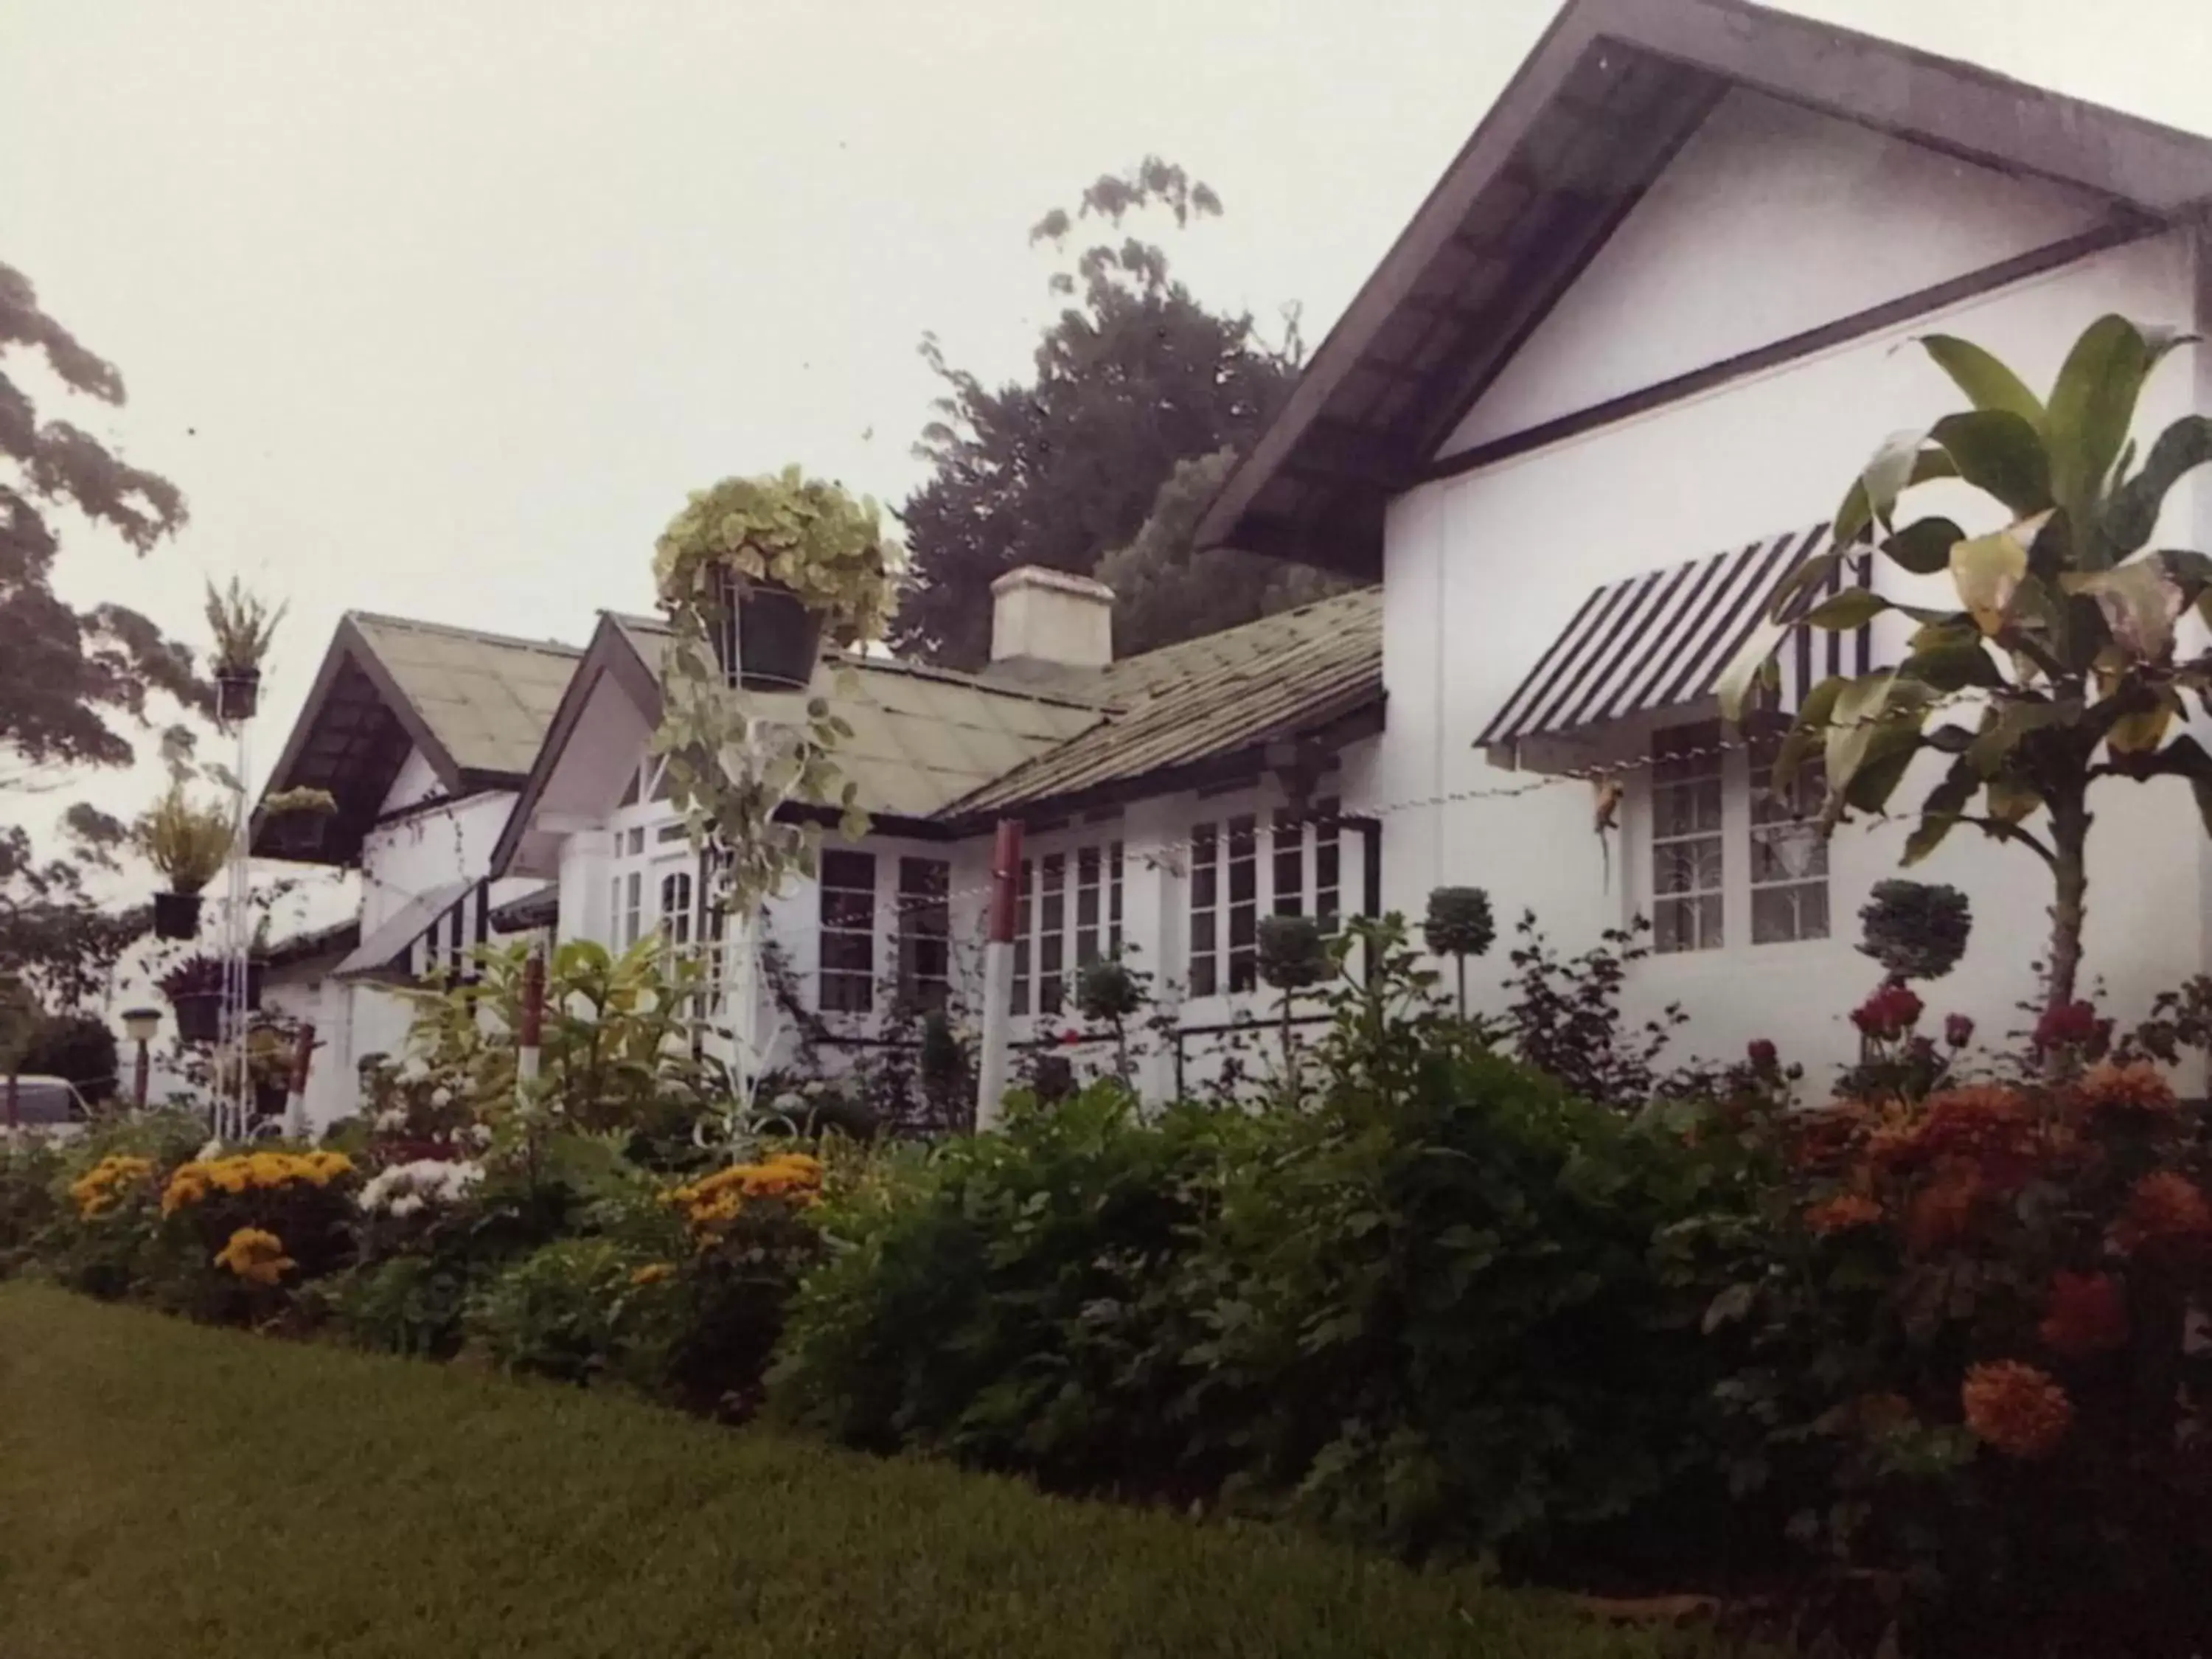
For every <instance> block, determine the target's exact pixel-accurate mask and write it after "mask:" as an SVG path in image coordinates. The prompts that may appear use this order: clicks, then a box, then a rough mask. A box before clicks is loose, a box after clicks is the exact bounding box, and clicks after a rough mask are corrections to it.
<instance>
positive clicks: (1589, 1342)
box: [1193, 1054, 1717, 1561]
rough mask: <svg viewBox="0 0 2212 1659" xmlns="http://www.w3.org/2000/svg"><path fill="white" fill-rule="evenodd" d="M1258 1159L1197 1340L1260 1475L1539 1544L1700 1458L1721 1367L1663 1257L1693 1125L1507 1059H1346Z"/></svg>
mask: <svg viewBox="0 0 2212 1659" xmlns="http://www.w3.org/2000/svg"><path fill="white" fill-rule="evenodd" d="M1272 1127H1273V1134H1272V1135H1271V1136H1270V1139H1269V1143H1268V1145H1267V1148H1266V1152H1265V1155H1264V1156H1263V1157H1261V1158H1250V1159H1246V1160H1243V1161H1241V1162H1239V1163H1238V1164H1237V1165H1236V1166H1235V1167H1234V1169H1233V1170H1232V1171H1231V1176H1230V1179H1229V1181H1228V1182H1227V1186H1226V1189H1225V1194H1224V1198H1223V1203H1222V1207H1221V1213H1220V1216H1219V1218H1218V1222H1217V1223H1216V1225H1215V1226H1214V1228H1213V1229H1212V1234H1211V1237H1210V1238H1209V1240H1208V1243H1207V1248H1206V1256H1205V1258H1204V1259H1202V1260H1201V1261H1200V1262H1198V1263H1197V1264H1195V1269H1194V1275H1193V1279H1194V1293H1199V1294H1203V1295H1204V1296H1205V1297H1206V1300H1205V1302H1204V1303H1203V1304H1202V1305H1201V1306H1200V1309H1199V1310H1198V1311H1199V1316H1200V1318H1201V1320H1202V1321H1203V1322H1204V1323H1205V1324H1206V1326H1207V1327H1208V1328H1209V1332H1210V1337H1209V1340H1207V1341H1206V1343H1205V1344H1204V1345H1203V1346H1201V1347H1200V1349H1198V1350H1197V1351H1196V1352H1195V1353H1194V1359H1196V1360H1197V1361H1198V1362H1200V1364H1203V1366H1204V1368H1205V1370H1206V1376H1207V1386H1208V1387H1210V1388H1211V1389H1213V1390H1214V1391H1216V1393H1217V1394H1218V1395H1221V1396H1224V1397H1225V1399H1226V1400H1227V1401H1232V1402H1234V1409H1233V1411H1232V1412H1231V1416H1232V1418H1233V1419H1234V1420H1236V1421H1237V1422H1238V1423H1239V1425H1241V1426H1240V1434H1242V1435H1243V1436H1245V1437H1249V1451H1250V1463H1249V1470H1248V1479H1249V1481H1250V1482H1251V1484H1252V1486H1254V1488H1255V1490H1257V1491H1259V1492H1263V1493H1271V1494H1280V1495H1283V1496H1284V1497H1285V1498H1286V1500H1287V1502H1288V1503H1289V1504H1290V1506H1291V1507H1292V1508H1294V1509H1295V1510H1298V1511H1300V1512H1303V1513H1304V1514H1306V1515H1308V1516H1312V1517H1315V1518H1316V1519H1318V1520H1319V1521H1321V1522H1324V1523H1326V1524H1328V1526H1330V1527H1331V1528H1334V1529H1337V1530H1340V1531H1344V1532H1346V1533H1349V1534H1353V1535H1355V1536H1358V1537H1361V1538H1364V1539H1367V1540H1370V1541H1376V1542H1379V1543H1383V1544H1385V1545H1388V1546H1389V1547H1392V1548H1394V1549H1397V1550H1401V1551H1404V1552H1407V1553H1430V1552H1434V1551H1439V1550H1441V1551H1443V1552H1446V1553H1461V1552H1465V1551H1473V1550H1483V1551H1489V1550H1496V1551H1500V1552H1504V1553H1506V1554H1507V1555H1508V1556H1509V1558H1512V1559H1521V1560H1523V1561H1528V1560H1533V1559H1535V1558H1537V1557H1539V1556H1540V1555H1541V1554H1542V1553H1545V1552H1547V1551H1549V1550H1553V1549H1555V1548H1557V1547H1562V1546H1564V1545H1565V1544H1567V1543H1571V1542H1575V1541H1579V1540H1581V1539H1583V1538H1586V1537H1588V1536H1589V1535H1590V1534H1592V1531H1593V1529H1595V1528H1602V1527H1606V1526H1607V1525H1608V1524H1609V1523H1613V1522H1617V1521H1618V1520H1619V1519H1620V1517H1622V1516H1627V1515H1629V1514H1630V1513H1631V1512H1632V1511H1638V1510H1641V1511H1642V1512H1643V1513H1644V1514H1645V1515H1647V1516H1652V1515H1656V1513H1657V1512H1658V1510H1657V1509H1656V1504H1658V1502H1659V1500H1661V1499H1662V1498H1665V1497H1667V1496H1668V1494H1669V1493H1670V1492H1671V1491H1672V1490H1673V1488H1674V1486H1675V1483H1677V1482H1678V1481H1679V1480H1682V1479H1683V1478H1684V1477H1686V1476H1689V1475H1692V1474H1693V1473H1694V1472H1697V1471H1699V1470H1700V1469H1701V1468H1703V1467H1704V1465H1705V1462H1706V1460H1707V1455H1708V1454H1707V1447H1708V1444H1709V1442H1708V1441H1707V1439H1706V1438H1705V1435H1704V1433H1703V1431H1702V1427H1701V1425H1702V1422H1703V1416H1704V1413H1703V1412H1702V1409H1701V1401H1703V1400H1704V1398H1705V1395H1707V1393H1708V1392H1709V1390H1710V1389H1711V1386H1712V1384H1713V1383H1714V1382H1715V1381H1716V1380H1717V1372H1716V1371H1715V1370H1714V1368H1713V1367H1712V1365H1711V1364H1710V1363H1709V1362H1708V1360H1707V1358H1706V1356H1705V1352H1704V1351H1703V1349H1702V1347H1701V1344H1700V1338H1699V1333H1698V1331H1697V1329H1696V1327H1695V1323H1694V1321H1695V1316H1696V1314H1697V1313H1698V1311H1699V1308H1698V1305H1697V1302H1696V1298H1695V1297H1693V1296H1687V1295H1685V1294H1684V1293H1682V1292H1680V1291H1676V1290H1675V1289H1674V1288H1673V1287H1672V1286H1671V1285H1669V1284H1668V1283H1667V1282H1666V1281H1665V1280H1664V1279H1662V1277H1661V1275H1660V1273H1659V1272H1658V1271H1657V1269H1656V1267H1655V1264H1654V1259H1653V1246H1654V1243H1655V1240H1656V1239H1657V1238H1658V1237H1659V1236H1660V1235H1661V1234H1662V1231H1664V1230H1666V1229H1667V1228H1668V1227H1669V1226H1670V1225H1673V1224H1674V1223H1676V1222H1677V1221H1679V1220H1681V1219H1683V1218H1686V1217H1688V1216H1690V1215H1692V1214H1694V1213H1696V1212H1697V1209H1698V1206H1699V1204H1700V1203H1701V1202H1702V1201H1703V1199H1704V1194H1705V1185H1706V1182H1705V1170H1704V1167H1703V1165H1702V1164H1701V1163H1700V1161H1699V1159H1698V1158H1696V1156H1695V1155H1694V1154H1692V1153H1690V1152H1686V1151H1685V1150H1684V1149H1683V1148H1682V1146H1681V1145H1680V1141H1679V1139H1677V1138H1675V1137H1674V1136H1673V1135H1671V1134H1669V1133H1665V1132H1663V1131H1662V1130H1660V1129H1658V1128H1656V1127H1642V1126H1639V1125H1638V1124H1637V1123H1635V1122H1632V1121H1626V1120H1624V1119H1623V1118H1622V1117H1621V1116H1620V1115H1619V1114H1617V1113H1614V1112H1613V1111H1610V1110H1607V1109H1603V1108H1600V1107H1595V1106H1591V1105H1589V1104H1588V1103H1583V1102H1580V1101H1577V1100H1575V1099H1573V1098H1571V1097H1569V1096H1567V1095H1566V1094H1565V1092H1564V1091H1562V1090H1561V1089H1560V1088H1559V1085H1556V1084H1555V1083H1553V1082H1552V1081H1551V1080H1550V1079H1545V1078H1543V1077H1541V1076H1539V1075H1538V1074H1536V1073H1531V1072H1529V1071H1528V1070H1526V1069H1524V1068H1522V1067H1521V1066H1516V1065H1514V1064H1512V1063H1510V1062H1509V1061H1507V1060H1504V1059H1502V1058H1498V1057H1495V1056H1490V1055H1481V1054H1470V1055H1458V1056H1443V1055H1439V1056H1436V1057H1434V1058H1433V1059H1431V1060H1429V1061H1427V1062H1425V1063H1424V1064H1423V1065H1421V1066H1419V1068H1418V1069H1417V1071H1416V1073H1415V1074H1414V1075H1413V1078H1412V1079H1410V1080H1409V1082H1408V1085H1407V1086H1403V1087H1399V1088H1393V1089H1388V1090H1383V1089H1376V1088H1373V1087H1370V1086H1365V1085H1360V1084H1358V1082H1357V1081H1346V1079H1343V1078H1342V1077H1340V1078H1339V1079H1337V1080H1336V1081H1335V1082H1334V1085H1332V1086H1331V1087H1330V1088H1329V1089H1328V1092H1327V1094H1326V1095H1325V1097H1324V1098H1323V1099H1322V1102H1321V1103H1319V1105H1318V1106H1317V1108H1316V1109H1315V1110H1314V1111H1313V1112H1312V1113H1311V1114H1310V1115H1307V1116H1304V1117H1283V1118H1279V1119H1277V1120H1275V1121H1273V1126H1272Z"/></svg>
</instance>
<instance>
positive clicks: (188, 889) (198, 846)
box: [133, 783, 233, 893]
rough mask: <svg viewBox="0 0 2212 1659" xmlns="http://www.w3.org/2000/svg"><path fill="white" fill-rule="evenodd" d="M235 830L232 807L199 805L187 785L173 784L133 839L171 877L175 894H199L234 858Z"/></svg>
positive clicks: (140, 821) (138, 826)
mask: <svg viewBox="0 0 2212 1659" xmlns="http://www.w3.org/2000/svg"><path fill="white" fill-rule="evenodd" d="M232 829H233V825H232V823H231V815H230V812H229V811H228V808H226V807H224V806H222V805H221V804H219V803H218V804H215V805H207V806H201V805H196V804H195V803H194V802H193V800H192V799H191V797H190V796H189V795H187V794H185V788H184V785H182V784H181V783H173V784H171V785H170V786H169V787H168V789H167V792H165V793H163V794H162V796H161V799H159V800H156V801H155V803H154V805H152V807H150V808H149V810H148V811H146V812H145V813H143V815H142V816H141V817H139V819H138V822H137V824H136V826H134V829H133V835H134V836H135V837H136V838H137V842H138V846H139V848H140V850H141V851H143V853H144V854H146V858H147V861H148V862H149V863H150V864H151V865H153V866H154V867H155V869H156V870H158V871H160V872H161V874H162V875H163V876H164V877H166V878H167V880H168V884H169V890H170V891H171V892H174V893H197V892H198V891H199V890H201V889H202V888H204V887H205V886H206V885H207V884H208V883H210V882H211V881H213V880H214V879H215V878H216V872H219V871H220V870H221V869H222V866H223V860H226V859H227V858H228V857H229V856H230V842H231V834H232Z"/></svg>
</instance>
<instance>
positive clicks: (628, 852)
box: [623, 824, 645, 858]
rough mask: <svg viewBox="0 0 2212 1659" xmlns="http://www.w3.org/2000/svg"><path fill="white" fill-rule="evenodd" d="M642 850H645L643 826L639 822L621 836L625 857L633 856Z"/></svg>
mask: <svg viewBox="0 0 2212 1659" xmlns="http://www.w3.org/2000/svg"><path fill="white" fill-rule="evenodd" d="M643 851H645V826H644V825H643V824H639V825H638V826H636V827H635V829H631V830H630V832H629V834H628V835H627V836H624V837H623V856H625V857H627V858H635V857H636V856H637V855H638V854H641V853H642V852H643Z"/></svg>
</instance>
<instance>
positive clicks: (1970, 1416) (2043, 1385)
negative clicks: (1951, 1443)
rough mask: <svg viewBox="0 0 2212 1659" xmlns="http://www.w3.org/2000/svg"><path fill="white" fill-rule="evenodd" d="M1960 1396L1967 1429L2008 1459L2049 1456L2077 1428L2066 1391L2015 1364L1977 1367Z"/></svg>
mask: <svg viewBox="0 0 2212 1659" xmlns="http://www.w3.org/2000/svg"><path fill="white" fill-rule="evenodd" d="M1959 1395H1960V1403H1961V1404H1963V1405H1964V1406H1965V1407H1966V1426H1967V1427H1968V1428H1970V1429H1972V1431H1974V1433H1975V1435H1976V1436H1977V1437H1979V1438H1980V1439H1982V1440H1984V1441H1986V1442H1988V1443H1990V1445H1992V1446H1994V1447H1996V1449H1998V1450H1999V1451H2001V1452H2002V1453H2003V1454H2004V1455H2006V1456H2008V1457H2048V1456H2049V1455H2051V1453H2052V1452H2055V1451H2057V1449H2058V1443H2059V1442H2060V1441H2062V1440H2063V1439H2065V1437H2066V1431H2067V1430H2069V1428H2071V1427H2073V1425H2074V1402H2073V1401H2070V1400H2069V1399H2068V1398H2067V1397H2066V1390H2065V1389H2062V1388H2060V1387H2059V1386H2058V1384H2057V1383H2056V1382H2054V1381H2053V1380H2052V1379H2051V1377H2049V1376H2046V1375H2045V1374H2044V1373H2043V1372H2041V1371H2039V1370H2036V1369H2035V1367H2034V1366H2033V1365H2023V1364H2021V1363H2020V1362H2019V1361H2018V1360H2016V1359H2000V1360H1998V1361H1996V1363H1995V1364H1988V1365H1977V1366H1975V1367H1974V1368H1973V1369H1972V1370H1969V1371H1968V1372H1967V1373H1966V1383H1965V1384H1964V1385H1963V1386H1962V1387H1961V1388H1960V1390H1959Z"/></svg>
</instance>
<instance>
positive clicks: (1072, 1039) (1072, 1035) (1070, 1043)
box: [1060, 1031, 1084, 1048]
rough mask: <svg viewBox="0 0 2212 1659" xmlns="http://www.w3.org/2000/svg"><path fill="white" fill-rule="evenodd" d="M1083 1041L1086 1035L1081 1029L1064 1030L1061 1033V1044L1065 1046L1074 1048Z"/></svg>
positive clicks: (1062, 1046)
mask: <svg viewBox="0 0 2212 1659" xmlns="http://www.w3.org/2000/svg"><path fill="white" fill-rule="evenodd" d="M1083 1041H1084V1036H1083V1033H1082V1032H1080V1031H1062V1032H1061V1033H1060V1047H1061V1048H1073V1047H1075V1045H1076V1044H1077V1043H1079V1042H1083Z"/></svg>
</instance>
